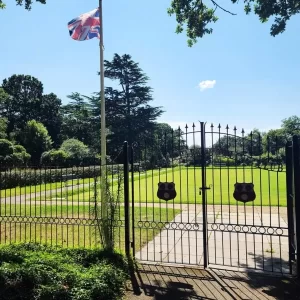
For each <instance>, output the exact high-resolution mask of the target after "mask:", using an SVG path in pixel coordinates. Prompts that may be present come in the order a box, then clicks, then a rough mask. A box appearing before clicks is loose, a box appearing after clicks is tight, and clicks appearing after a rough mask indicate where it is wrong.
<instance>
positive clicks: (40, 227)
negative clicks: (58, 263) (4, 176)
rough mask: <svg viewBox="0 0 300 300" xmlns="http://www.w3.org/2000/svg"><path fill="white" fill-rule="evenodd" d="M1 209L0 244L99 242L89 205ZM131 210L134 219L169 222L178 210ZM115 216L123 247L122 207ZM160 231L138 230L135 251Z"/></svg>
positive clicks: (88, 244)
mask: <svg viewBox="0 0 300 300" xmlns="http://www.w3.org/2000/svg"><path fill="white" fill-rule="evenodd" d="M0 212H1V217H2V218H3V216H7V218H4V221H5V222H4V221H2V222H1V234H0V244H9V243H16V242H37V243H46V244H49V245H61V246H63V247H74V248H77V247H88V248H93V247H95V246H99V245H100V236H99V233H98V230H97V227H96V225H95V223H93V220H94V218H93V214H92V211H91V209H90V207H89V206H88V205H86V206H83V205H82V206H76V205H71V204H70V205H68V206H67V205H64V206H61V205H58V206H55V205H53V206H49V205H42V206H41V205H31V206H29V205H23V204H22V205H1V209H0ZM134 212H135V216H136V220H137V221H140V220H141V221H151V222H153V221H154V222H170V221H171V220H172V219H174V217H175V216H176V215H177V214H179V213H180V210H178V209H177V210H173V209H165V208H162V209H158V208H144V207H142V208H139V207H136V208H135V210H134ZM11 216H14V217H11ZM22 217H23V218H22ZM25 217H26V218H25ZM34 217H35V218H34ZM45 217H47V218H45ZM117 219H118V226H120V227H116V228H115V238H116V247H117V248H119V249H120V250H123V248H124V208H123V207H121V208H120V210H119V212H118V217H117ZM137 221H136V222H137ZM135 225H136V224H135ZM159 232H160V230H159V229H146V228H144V229H141V230H140V231H139V237H138V238H137V239H136V248H137V250H139V248H140V247H142V246H143V245H145V244H146V243H147V242H149V241H151V240H152V239H153V237H154V236H155V235H157V234H158V233H159Z"/></svg>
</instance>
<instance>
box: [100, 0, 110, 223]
mask: <svg viewBox="0 0 300 300" xmlns="http://www.w3.org/2000/svg"><path fill="white" fill-rule="evenodd" d="M99 19H100V88H101V94H100V98H101V214H102V220H103V221H105V219H106V217H107V212H108V211H107V202H106V201H107V199H106V197H105V196H106V172H105V169H106V121H105V116H106V115H105V93H104V58H103V16H102V0H99Z"/></svg>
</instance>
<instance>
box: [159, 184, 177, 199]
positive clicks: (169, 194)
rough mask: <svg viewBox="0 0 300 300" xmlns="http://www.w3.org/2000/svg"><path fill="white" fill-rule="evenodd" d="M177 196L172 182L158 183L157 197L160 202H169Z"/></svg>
mask: <svg viewBox="0 0 300 300" xmlns="http://www.w3.org/2000/svg"><path fill="white" fill-rule="evenodd" d="M176 196H177V193H176V190H175V183H174V182H159V184H158V191H157V197H158V198H159V199H161V200H165V201H169V200H173V199H175V198H176Z"/></svg>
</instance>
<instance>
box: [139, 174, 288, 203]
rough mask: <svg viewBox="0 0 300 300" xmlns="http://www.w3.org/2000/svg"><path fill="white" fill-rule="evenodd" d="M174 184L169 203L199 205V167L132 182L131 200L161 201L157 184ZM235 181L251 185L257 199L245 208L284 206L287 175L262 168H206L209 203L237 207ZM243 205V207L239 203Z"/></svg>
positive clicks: (200, 199) (200, 200) (149, 176)
mask: <svg viewBox="0 0 300 300" xmlns="http://www.w3.org/2000/svg"><path fill="white" fill-rule="evenodd" d="M160 181H162V182H164V181H166V182H167V181H174V183H175V187H176V191H177V197H176V199H175V200H174V201H171V202H172V203H190V204H195V203H198V204H200V203H202V196H201V195H199V188H200V187H201V186H202V182H201V181H202V176H201V169H200V168H195V169H194V168H181V169H176V170H173V171H172V170H170V171H169V172H168V173H166V174H163V175H160V176H159V175H157V174H156V175H154V176H152V174H151V173H149V175H148V176H146V177H144V178H143V179H141V180H135V182H134V197H135V201H136V202H150V203H151V202H160V201H161V200H159V199H158V198H157V196H156V192H157V188H158V183H159V182H160ZM236 182H253V183H254V189H255V192H256V199H255V201H254V202H253V203H248V205H253V204H254V205H263V206H266V205H271V206H277V205H280V206H286V173H285V172H273V171H268V170H262V169H250V168H249V169H242V168H240V169H235V168H234V169H233V168H232V169H228V168H220V169H217V168H215V169H212V168H207V171H206V184H207V187H210V189H209V190H207V203H208V204H224V205H226V204H230V205H236V204H237V201H236V200H235V199H234V198H233V192H234V184H235V183H236ZM241 205H243V204H241Z"/></svg>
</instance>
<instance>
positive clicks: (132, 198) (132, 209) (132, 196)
mask: <svg viewBox="0 0 300 300" xmlns="http://www.w3.org/2000/svg"><path fill="white" fill-rule="evenodd" d="M130 166H131V231H132V232H131V236H132V243H131V247H132V255H133V257H135V232H134V218H135V216H134V153H133V145H130Z"/></svg>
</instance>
